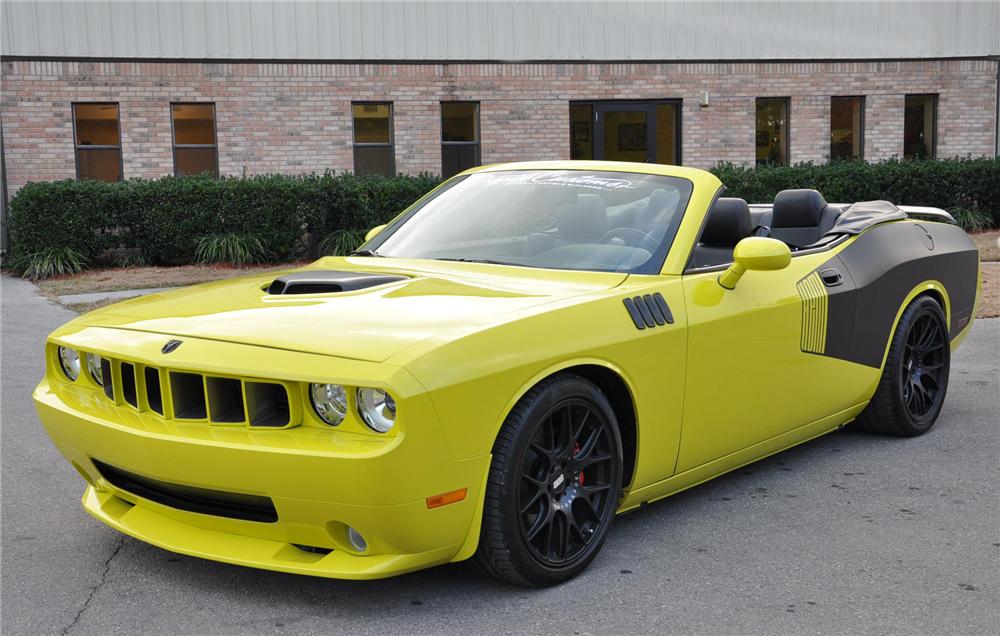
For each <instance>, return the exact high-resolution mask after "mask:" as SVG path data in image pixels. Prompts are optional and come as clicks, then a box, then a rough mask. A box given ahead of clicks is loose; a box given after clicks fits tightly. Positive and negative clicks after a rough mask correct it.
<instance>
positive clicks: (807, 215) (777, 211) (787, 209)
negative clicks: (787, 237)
mask: <svg viewBox="0 0 1000 636" xmlns="http://www.w3.org/2000/svg"><path fill="white" fill-rule="evenodd" d="M826 207H827V204H826V199H824V198H823V195H822V194H820V193H819V192H816V191H815V190H782V191H781V192H779V193H778V195H777V196H776V197H774V209H773V212H772V213H771V227H772V228H776V227H816V226H818V225H819V222H820V218H821V217H822V216H823V210H824V209H826Z"/></svg>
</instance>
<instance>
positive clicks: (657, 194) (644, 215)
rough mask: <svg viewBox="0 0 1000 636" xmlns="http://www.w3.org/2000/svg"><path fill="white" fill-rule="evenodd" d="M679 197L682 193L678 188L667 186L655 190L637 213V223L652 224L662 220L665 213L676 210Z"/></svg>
mask: <svg viewBox="0 0 1000 636" xmlns="http://www.w3.org/2000/svg"><path fill="white" fill-rule="evenodd" d="M679 199H680V194H679V193H678V192H677V190H667V189H665V188H657V189H656V190H653V192H652V193H650V195H649V201H648V202H647V203H646V205H644V206H643V207H642V208H640V210H639V212H638V213H637V214H636V223H637V224H638V225H652V224H654V223H656V222H658V221H662V219H663V217H664V215H666V214H667V213H669V212H673V211H674V209H675V208H676V207H677V202H678V200H679Z"/></svg>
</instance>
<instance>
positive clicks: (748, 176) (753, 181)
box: [712, 157, 1000, 230]
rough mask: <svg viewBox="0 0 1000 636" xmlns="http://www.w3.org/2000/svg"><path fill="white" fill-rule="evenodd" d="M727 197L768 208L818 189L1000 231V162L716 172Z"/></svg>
mask: <svg viewBox="0 0 1000 636" xmlns="http://www.w3.org/2000/svg"><path fill="white" fill-rule="evenodd" d="M712 172H713V173H715V175H716V176H717V177H719V179H720V180H721V181H722V183H724V184H725V185H726V188H727V190H726V193H725V196H731V197H739V198H741V199H746V200H747V201H749V202H753V203H769V202H771V201H773V200H774V195H776V194H777V193H778V192H781V191H782V190H787V189H790V188H812V189H814V190H819V191H820V192H822V193H823V196H824V197H825V198H826V200H827V201H830V202H831V203H852V202H854V201H872V200H876V199H886V200H888V201H892V202H893V203H896V204H897V205H926V206H931V207H935V208H942V209H945V210H948V211H950V212H952V214H954V215H955V217H956V219H958V220H959V222H960V223H961V224H962V225H963V226H965V227H966V229H973V230H975V229H985V228H987V227H1000V159H997V158H992V157H991V158H982V159H944V160H922V161H901V160H897V159H893V160H889V161H883V162H880V163H867V162H864V161H837V162H833V163H830V164H826V165H815V164H808V163H805V164H799V165H795V166H762V167H759V168H742V167H738V166H734V165H732V164H723V165H720V166H718V167H716V168H713V169H712Z"/></svg>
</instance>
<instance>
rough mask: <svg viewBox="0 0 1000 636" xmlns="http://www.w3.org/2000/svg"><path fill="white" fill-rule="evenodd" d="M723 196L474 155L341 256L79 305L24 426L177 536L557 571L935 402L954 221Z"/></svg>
mask: <svg viewBox="0 0 1000 636" xmlns="http://www.w3.org/2000/svg"><path fill="white" fill-rule="evenodd" d="M723 191H724V188H723V184H722V183H720V182H719V180H718V179H717V178H716V177H715V176H713V175H712V174H710V173H708V172H704V171H701V170H695V169H690V168H680V167H674V166H659V165H651V164H629V163H610V162H549V163H521V164H505V165H496V166H488V167H483V168H477V169H474V170H470V171H468V172H465V173H463V174H461V175H459V176H457V177H455V178H453V179H450V180H448V181H447V182H445V183H444V184H443V185H441V186H440V187H438V188H437V189H436V190H434V191H433V192H431V193H430V194H428V195H427V196H425V197H424V198H423V199H421V200H420V201H418V202H417V203H415V204H414V205H413V206H411V207H410V208H409V209H407V210H406V211H404V212H403V213H402V214H401V215H400V216H399V217H398V218H396V219H395V220H394V221H392V222H391V223H389V224H388V225H387V226H384V227H380V228H375V229H374V230H372V232H370V233H369V236H368V239H367V242H366V243H365V244H364V245H363V246H362V247H361V248H360V249H359V250H358V251H357V252H355V253H354V254H352V255H351V256H348V257H343V258H323V259H320V260H319V261H316V262H315V263H313V264H311V265H309V266H307V267H303V268H301V269H296V270H293V271H287V272H282V273H279V274H270V275H268V274H257V275H254V276H250V277H245V278H238V279H235V280H230V281H224V282H219V283H210V284H206V285H199V286H196V287H192V288H188V289H183V290H176V291H168V292H164V293H158V294H154V295H151V296H147V297H144V298H139V299H135V300H130V301H127V302H123V303H120V304H117V305H113V306H111V307H107V308H105V309H101V310H98V311H94V312H91V313H89V314H86V315H84V316H81V317H79V318H77V319H75V320H73V321H71V322H70V323H68V324H66V325H65V326H63V327H61V328H60V329H58V330H57V331H56V332H54V333H53V334H52V335H51V337H50V338H49V341H48V344H47V348H46V356H47V361H48V367H47V368H48V372H47V374H46V377H45V378H44V379H43V380H42V382H41V384H40V385H39V386H38V388H37V390H36V391H35V395H34V397H35V401H36V403H37V407H38V413H39V416H40V418H41V421H42V423H43V424H44V426H45V428H46V430H47V431H48V433H49V435H50V436H51V437H52V440H53V441H54V442H55V444H56V446H57V447H58V449H59V450H60V451H61V452H62V454H63V455H65V457H66V459H68V460H69V461H70V462H71V463H72V465H73V466H74V467H75V468H76V469H77V471H79V473H80V475H81V476H82V477H83V479H84V480H85V481H86V483H87V487H86V491H85V493H84V496H83V505H84V508H86V510H87V511H88V512H89V513H90V514H92V515H93V516H95V517H97V518H98V519H99V520H101V521H103V522H104V523H106V524H108V525H109V526H111V527H113V528H115V529H117V530H119V531H121V532H124V533H126V534H128V535H131V536H133V537H136V538H138V539H140V540H142V541H147V542H149V543H152V544H154V545H157V546H160V547H163V548H166V549H168V550H173V551H176V552H180V553H184V554H189V555H194V556H198V557H205V558H208V559H216V560H219V561H225V562H228V563H235V564H241V565H247V566H252V567H259V568H267V569H271V570H280V571H284V572H295V573H300V574H311V575H318V576H326V577H335V578H347V579H371V578H379V577H385V576H391V575H395V574H400V573H403V572H409V571H413V570H417V569H420V568H426V567H429V566H433V565H436V564H441V563H448V562H453V561H462V560H465V559H472V560H473V562H474V563H475V564H477V566H478V567H480V568H481V569H482V570H484V571H485V572H487V573H490V574H493V575H495V576H498V577H500V578H502V579H505V580H507V581H511V582H513V583H517V584H521V585H530V586H544V585H551V584H555V583H559V582H561V581H565V580H567V579H569V578H570V577H573V576H575V575H576V574H578V573H580V572H581V571H582V570H583V569H584V568H586V567H587V565H588V564H589V563H590V562H591V561H592V560H593V559H594V557H595V555H596V554H597V552H598V551H599V549H600V547H601V545H602V544H603V542H604V540H605V538H606V537H607V536H608V531H609V527H610V526H611V523H612V520H613V519H614V517H615V515H616V513H621V512H625V511H628V510H631V509H634V508H637V507H639V506H641V505H643V504H646V503H648V502H651V501H654V500H656V499H660V498H663V497H666V496H668V495H671V494H673V493H676V492H678V491H680V490H683V489H685V488H689V487H691V486H694V485H696V484H698V483H701V482H704V481H706V480H708V479H711V478H713V477H715V476H717V475H720V474H722V473H725V472H726V471H729V470H732V469H734V468H736V467H738V466H741V465H744V464H747V463H749V462H752V461H755V460H757V459H760V458H762V457H765V456H767V455H770V454H772V453H776V452H778V451H781V450H782V449H786V448H788V447H790V446H793V445H795V444H799V443H802V442H805V441H806V440H809V439H812V438H815V437H817V436H819V435H822V434H824V433H828V432H830V431H833V430H835V429H837V428H838V427H841V426H844V425H846V424H848V423H850V422H852V421H853V422H854V423H855V425H857V426H860V427H861V428H863V429H866V430H869V431H873V432H879V433H888V434H893V435H919V434H921V433H924V432H926V431H927V430H928V429H930V427H931V426H932V425H933V424H934V421H935V419H936V418H937V417H938V413H939V412H940V410H941V406H942V403H943V401H944V399H945V391H946V390H947V386H948V368H949V361H950V355H951V352H952V350H953V349H954V348H955V347H956V346H957V345H958V343H959V342H960V341H961V340H962V338H963V337H964V336H965V334H966V333H967V332H968V330H969V328H970V324H971V322H972V320H973V316H974V313H975V307H976V304H977V297H978V290H979V286H980V281H979V264H978V254H977V251H976V248H975V246H974V244H973V242H972V241H971V240H970V239H969V238H968V236H966V234H965V233H964V232H963V231H962V230H961V229H959V228H958V227H957V226H956V225H954V224H953V222H952V221H951V218H950V217H949V216H948V215H947V213H945V212H942V211H940V210H934V209H927V208H905V207H904V208H899V207H896V206H895V205H892V204H890V203H887V202H867V203H856V204H852V205H846V204H845V205H838V204H829V203H827V202H826V201H825V200H824V199H823V197H822V196H821V195H820V193H818V192H816V191H814V190H788V191H784V192H781V193H780V194H778V196H777V197H776V198H775V200H774V203H773V205H752V206H751V205H747V203H746V202H744V201H743V200H741V199H733V198H725V197H723V196H721V195H722V194H723Z"/></svg>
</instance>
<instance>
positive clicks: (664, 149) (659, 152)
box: [656, 103, 681, 166]
mask: <svg viewBox="0 0 1000 636" xmlns="http://www.w3.org/2000/svg"><path fill="white" fill-rule="evenodd" d="M680 109H681V105H680V104H679V103H670V104H657V105H656V163H667V164H671V165H675V166H677V165H680V159H679V156H680V129H681V127H680V116H679V112H680Z"/></svg>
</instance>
